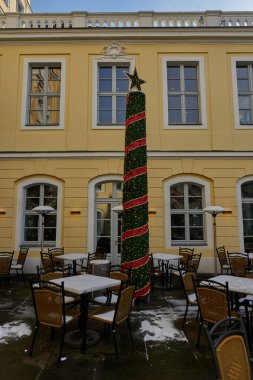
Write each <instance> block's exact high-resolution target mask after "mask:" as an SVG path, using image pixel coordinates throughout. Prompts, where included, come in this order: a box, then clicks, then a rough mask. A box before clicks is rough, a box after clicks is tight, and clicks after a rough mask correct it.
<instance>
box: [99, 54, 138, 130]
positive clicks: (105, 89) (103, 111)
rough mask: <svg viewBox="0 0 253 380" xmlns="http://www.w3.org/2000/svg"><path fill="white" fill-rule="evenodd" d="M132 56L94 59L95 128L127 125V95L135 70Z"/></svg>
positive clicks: (120, 127) (113, 127)
mask: <svg viewBox="0 0 253 380" xmlns="http://www.w3.org/2000/svg"><path fill="white" fill-rule="evenodd" d="M133 64H134V60H133V59H132V58H117V59H116V60H115V61H114V60H113V62H112V59H110V58H107V57H106V58H104V57H103V58H95V59H94V61H93V86H92V88H93V122H92V126H93V128H98V129H111V128H112V129H115V128H119V129H122V128H124V127H125V117H126V97H127V93H128V88H129V79H128V77H127V76H126V75H125V72H130V73H131V72H133Z"/></svg>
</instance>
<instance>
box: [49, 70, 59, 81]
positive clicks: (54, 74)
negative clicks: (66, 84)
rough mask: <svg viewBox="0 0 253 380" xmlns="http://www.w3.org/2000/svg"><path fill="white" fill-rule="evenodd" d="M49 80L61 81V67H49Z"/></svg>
mask: <svg viewBox="0 0 253 380" xmlns="http://www.w3.org/2000/svg"><path fill="white" fill-rule="evenodd" d="M48 80H49V81H50V80H52V81H59V82H60V80H61V68H60V67H49V68H48Z"/></svg>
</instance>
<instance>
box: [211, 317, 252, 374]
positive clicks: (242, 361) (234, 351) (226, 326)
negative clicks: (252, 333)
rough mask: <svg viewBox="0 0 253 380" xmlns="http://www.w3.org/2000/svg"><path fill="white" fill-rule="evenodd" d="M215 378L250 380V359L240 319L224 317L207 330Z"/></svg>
mask: <svg viewBox="0 0 253 380" xmlns="http://www.w3.org/2000/svg"><path fill="white" fill-rule="evenodd" d="M207 336H208V341H209V344H210V347H211V350H212V354H213V359H214V363H215V368H216V374H217V379H220V380H231V379H233V380H251V379H252V371H251V363H250V362H252V359H251V358H250V357H249V348H248V343H247V337H246V333H245V329H244V325H243V322H242V320H241V319H237V318H226V319H223V320H221V321H219V322H218V323H217V324H215V325H214V326H213V327H212V328H211V329H210V331H209V332H207Z"/></svg>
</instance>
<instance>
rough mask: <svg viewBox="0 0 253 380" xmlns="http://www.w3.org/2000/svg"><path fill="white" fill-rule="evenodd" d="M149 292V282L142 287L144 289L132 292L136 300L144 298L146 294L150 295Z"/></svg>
mask: <svg viewBox="0 0 253 380" xmlns="http://www.w3.org/2000/svg"><path fill="white" fill-rule="evenodd" d="M150 290H151V284H150V282H149V283H148V284H147V285H146V286H144V288H141V289H138V290H136V291H135V292H134V296H135V297H136V298H138V297H144V296H146V295H147V294H149V293H150Z"/></svg>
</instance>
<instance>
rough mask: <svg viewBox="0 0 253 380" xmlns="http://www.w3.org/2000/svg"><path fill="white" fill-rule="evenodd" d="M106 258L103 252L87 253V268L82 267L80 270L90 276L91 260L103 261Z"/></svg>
mask: <svg viewBox="0 0 253 380" xmlns="http://www.w3.org/2000/svg"><path fill="white" fill-rule="evenodd" d="M106 256H107V253H106V252H103V251H99V252H92V253H88V258H87V266H86V267H82V270H84V271H86V272H87V273H89V274H91V272H92V269H91V265H90V262H91V261H93V260H105V259H106Z"/></svg>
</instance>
